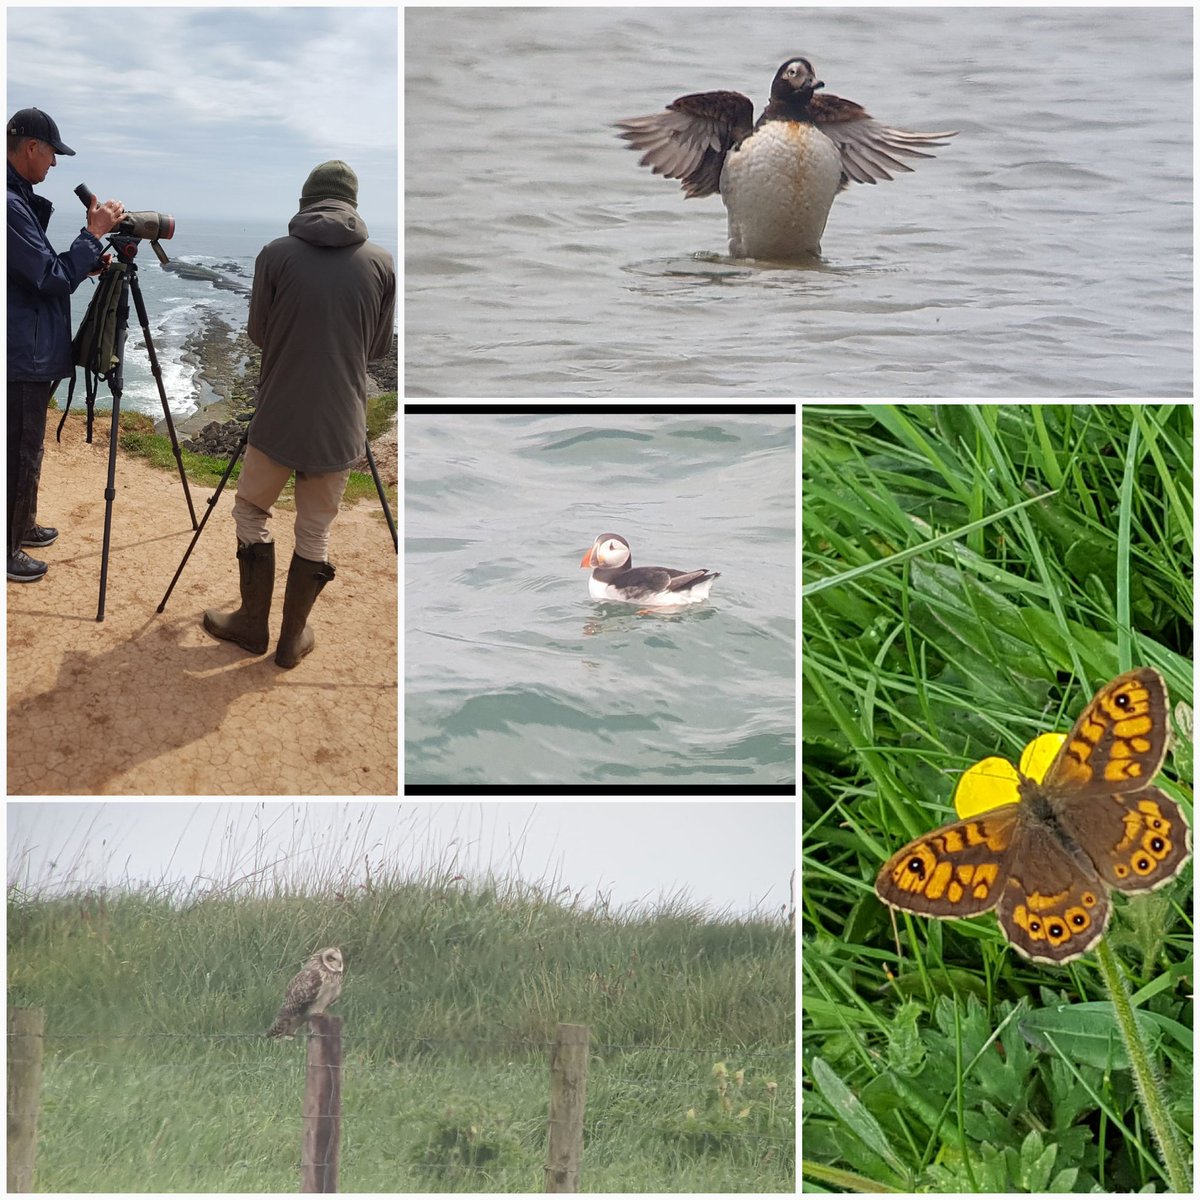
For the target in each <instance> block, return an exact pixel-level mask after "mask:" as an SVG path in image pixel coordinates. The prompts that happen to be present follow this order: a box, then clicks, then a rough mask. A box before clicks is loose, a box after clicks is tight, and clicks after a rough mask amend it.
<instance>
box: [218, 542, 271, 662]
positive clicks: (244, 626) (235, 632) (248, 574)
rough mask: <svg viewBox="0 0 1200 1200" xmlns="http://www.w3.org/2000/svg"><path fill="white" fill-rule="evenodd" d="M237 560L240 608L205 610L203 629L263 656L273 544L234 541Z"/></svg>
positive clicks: (268, 639) (267, 641)
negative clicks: (222, 610)
mask: <svg viewBox="0 0 1200 1200" xmlns="http://www.w3.org/2000/svg"><path fill="white" fill-rule="evenodd" d="M237 557H238V577H239V581H240V583H241V587H242V606H241V608H239V609H238V610H237V611H236V612H231V613H222V612H218V611H217V610H216V609H215V608H210V609H207V610H206V611H205V613H204V628H205V629H207V630H208V632H209V633H211V634H212V635H213V637H219V638H223V639H224V640H225V641H227V642H237V644H238V645H239V646H241V648H242V649H243V650H249V651H250V653H251V654H266V652H267V647H268V646H269V645H270V643H271V635H270V631H269V630H268V628H267V618H268V617H269V616H270V615H271V592H272V591H273V590H274V588H275V543H274V542H254V543H253V544H251V545H246V543H245V542H238V548H237Z"/></svg>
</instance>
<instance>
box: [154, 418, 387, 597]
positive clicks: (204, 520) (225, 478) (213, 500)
mask: <svg viewBox="0 0 1200 1200" xmlns="http://www.w3.org/2000/svg"><path fill="white" fill-rule="evenodd" d="M249 436H250V427H249V426H248V425H247V426H246V431H245V432H244V433H243V434H242V440H241V441H240V442H238V448H237V449H236V450H235V451H234V452H233V457H232V458H231V459H230V460H229V466H227V467H226V468H225V474H224V475H222V476H221V482H220V483H218V484H217V490H216V491H215V492H213V494H212V495H211V496H210V497H209V498H208V500H207V502H206V503H207V504H208V511H207V512H206V513H205V514H204V516H203V517H201V518H200V524H199V525H198V526H197V528H196V532H195V533H193V534H192V540H191V541H190V542H189V543H188V548H187V549H186V550H185V551H184V552H183V559H182V561H181V562H180V564H179V569H178V570H177V571H176V572H175V576H174V578H173V579H172V580H171V583H170V586H169V587H168V588H167V591H166V594H165V595H164V596H163V598H162V600H161V601H160V603H159V606H158V608H157V609H156V610H155V611H156V612H162V611H163V609H164V608H166V607H167V601H168V600H169V599H170V598H171V593H172V592H173V591H174V590H175V585H176V584H177V583H178V582H179V577H180V575H182V574H183V568H184V567H186V566H187V560H188V559H189V558H190V557H191V554H192V551H193V550H194V549H195V548H196V543H197V542H198V541H199V540H200V535H201V534H202V533H203V532H204V527H205V525H207V524H208V518H209V517H211V516H212V515H213V509H214V508H216V506H217V500H218V499H219V498H220V495H221V492H222V490H223V489H224V487H225V484H226V483H228V482H229V476H230V475H231V474H232V473H233V468H234V464H235V463H236V462H237V460H238V459H239V458H241V456H242V451H243V450H245V448H246V439H247V438H248V437H249ZM397 553H398V551H397Z"/></svg>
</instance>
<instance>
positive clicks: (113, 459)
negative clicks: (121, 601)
mask: <svg viewBox="0 0 1200 1200" xmlns="http://www.w3.org/2000/svg"><path fill="white" fill-rule="evenodd" d="M120 420H121V389H120V387H116V388H114V389H113V394H112V430H111V431H110V433H109V435H108V484H107V486H106V487H105V489H104V548H103V550H101V552H100V603H99V606H98V607H97V609H96V620H97V621H103V620H104V596H105V593H106V592H107V590H108V543H109V539H110V538H111V537H112V508H113V501H114V500H115V499H116V498H117V488H116V482H117V439H118V437H119V436H120V428H119V425H120Z"/></svg>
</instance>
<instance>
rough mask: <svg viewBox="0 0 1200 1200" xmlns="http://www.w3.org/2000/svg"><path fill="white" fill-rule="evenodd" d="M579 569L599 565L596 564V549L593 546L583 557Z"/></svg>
mask: <svg viewBox="0 0 1200 1200" xmlns="http://www.w3.org/2000/svg"><path fill="white" fill-rule="evenodd" d="M579 565H580V566H581V567H595V566H598V565H599V564H598V563H597V562H596V547H595V546H593V547H592V548H591V549H590V550H589V551H588V552H587V553H586V554H585V555H584V556H583V562H581V563H580V564H579Z"/></svg>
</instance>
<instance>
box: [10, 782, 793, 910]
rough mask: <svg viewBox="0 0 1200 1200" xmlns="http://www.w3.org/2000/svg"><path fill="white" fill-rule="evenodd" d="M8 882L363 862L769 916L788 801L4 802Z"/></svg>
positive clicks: (338, 875)
mask: <svg viewBox="0 0 1200 1200" xmlns="http://www.w3.org/2000/svg"><path fill="white" fill-rule="evenodd" d="M7 814H8V838H7V846H8V883H9V886H10V887H13V886H16V887H18V888H21V889H22V890H29V891H35V892H36V891H41V890H43V889H46V888H50V889H54V888H56V887H66V888H67V889H68V890H75V889H77V888H84V887H95V886H110V887H112V886H121V885H124V884H126V883H133V884H136V883H139V882H149V883H152V884H156V885H157V884H160V883H162V884H168V885H171V884H175V883H182V884H184V885H187V886H192V885H198V886H200V887H201V888H207V887H211V886H212V885H213V884H214V883H218V884H220V883H229V882H230V881H232V880H235V879H244V878H246V877H248V876H251V875H253V873H254V872H256V871H260V872H261V876H260V877H261V878H263V879H264V880H270V879H272V878H277V879H281V880H283V879H287V878H293V879H299V880H303V879H311V878H313V877H317V878H320V879H336V880H337V882H338V886H343V885H345V886H348V887H351V888H352V887H353V886H355V884H356V883H361V882H364V880H365V870H366V868H365V867H364V860H369V862H370V864H371V866H370V870H371V872H372V875H373V876H378V874H379V873H380V871H381V869H385V868H390V869H393V870H394V869H396V868H399V869H400V870H401V871H402V873H404V874H409V875H414V876H415V875H421V876H425V875H426V874H427V873H429V872H438V873H444V874H445V875H446V876H450V875H454V874H462V875H465V876H467V877H468V878H473V879H478V878H481V877H482V876H484V875H485V874H486V873H487V872H488V871H489V870H491V871H492V872H493V873H494V874H495V875H496V876H497V877H498V878H505V879H519V880H523V881H524V882H526V883H535V884H540V885H543V886H546V885H549V884H554V885H555V888H556V889H558V890H564V889H565V890H564V891H563V894H564V896H566V897H567V898H571V897H574V896H576V895H578V897H579V902H580V903H582V904H585V905H588V906H590V905H592V904H593V903H594V902H595V900H596V898H597V897H598V896H603V897H605V898H607V899H608V900H609V901H610V903H611V904H612V905H614V906H616V907H626V906H637V907H643V906H647V905H649V906H653V905H654V904H655V903H656V902H657V901H658V900H660V899H667V898H673V897H674V898H681V897H682V898H686V899H687V900H688V901H689V902H690V903H692V904H695V905H698V906H701V907H704V908H706V909H708V910H710V911H713V912H728V913H731V914H747V913H751V912H754V911H757V912H759V913H760V914H762V915H776V914H778V913H779V912H780V911H781V910H783V909H785V908H786V907H788V906H789V905H790V903H791V893H790V876H791V872H792V869H793V867H794V865H795V841H796V837H795V806H794V804H793V803H792V802H787V801H785V802H782V803H768V802H754V801H730V802H724V801H719V802H698V801H692V802H673V803H668V802H665V801H662V802H657V803H646V802H640V801H632V802H628V803H625V802H618V801H609V802H606V803H603V804H600V803H590V802H585V803H581V802H576V801H560V802H557V803H539V804H535V803H524V802H521V803H518V802H502V801H493V802H490V803H475V804H412V803H403V804H395V803H394V804H358V803H344V802H332V803H321V802H308V803H294V804H285V803H254V802H247V803H244V804H220V803H194V802H188V803H182V802H181V803H172V802H168V801H151V802H146V803H136V802H129V801H114V802H112V803H102V802H83V803H81V802H75V801H70V802H65V803H57V802H53V801H39V802H36V803H10V804H8V806H7Z"/></svg>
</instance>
